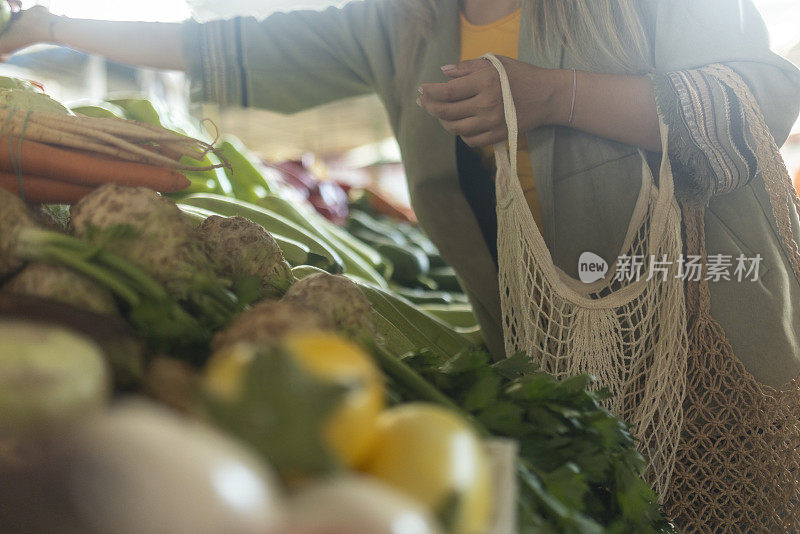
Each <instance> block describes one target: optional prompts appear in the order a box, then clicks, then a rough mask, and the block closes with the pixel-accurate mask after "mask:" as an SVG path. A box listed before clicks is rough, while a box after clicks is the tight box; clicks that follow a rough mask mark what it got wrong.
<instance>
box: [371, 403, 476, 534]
mask: <svg viewBox="0 0 800 534" xmlns="http://www.w3.org/2000/svg"><path fill="white" fill-rule="evenodd" d="M364 469H365V471H366V472H367V473H369V474H371V475H373V476H375V477H377V478H379V479H381V480H382V481H384V482H386V483H387V484H389V485H391V486H394V487H395V488H398V489H400V490H401V491H403V492H405V493H406V494H407V495H409V496H411V497H414V498H416V499H417V500H418V501H420V502H422V503H423V504H426V505H428V506H429V507H430V508H431V509H432V510H434V511H436V512H437V513H438V514H440V515H446V516H447V517H448V519H449V520H450V522H451V524H450V525H449V526H450V527H451V528H452V532H454V533H458V534H476V533H481V532H484V531H485V530H486V527H487V524H488V521H489V516H490V511H491V510H490V509H491V488H490V472H489V464H488V459H487V457H486V453H485V451H484V449H483V446H482V444H481V442H480V439H479V438H478V436H477V435H476V433H475V432H474V430H473V429H472V428H471V427H470V425H469V423H467V422H466V421H465V420H464V419H463V418H462V417H461V416H459V415H458V414H456V413H454V412H452V411H450V410H447V409H445V408H442V407H439V406H437V405H434V404H425V403H409V404H405V405H401V406H398V407H396V408H391V409H389V410H386V411H384V412H383V413H382V414H381V415H380V417H378V421H377V430H376V437H375V441H374V443H373V447H372V452H371V454H370V456H369V458H368V459H367V461H366V462H365V467H364ZM450 507H452V508H450ZM445 508H447V510H445Z"/></svg>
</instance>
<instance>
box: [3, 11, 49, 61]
mask: <svg viewBox="0 0 800 534" xmlns="http://www.w3.org/2000/svg"><path fill="white" fill-rule="evenodd" d="M0 1H3V2H5V1H7V0H0ZM8 3H9V4H10V5H11V7H12V8H15V7H16V8H18V7H19V3H18V2H14V1H9V2H8ZM15 11H16V9H15ZM51 17H52V15H50V12H49V11H48V10H47V9H46V8H44V7H42V6H34V7H32V8H30V9H26V10H24V11H19V12H18V13H15V15H14V18H13V19H12V21H11V24H10V25H9V26H8V28H6V30H5V31H4V32H3V33H2V34H0V55H9V54H13V53H14V52H16V51H17V50H20V49H22V48H25V47H26V46H30V45H34V44H36V43H41V42H45V41H47V40H49V38H50V20H51Z"/></svg>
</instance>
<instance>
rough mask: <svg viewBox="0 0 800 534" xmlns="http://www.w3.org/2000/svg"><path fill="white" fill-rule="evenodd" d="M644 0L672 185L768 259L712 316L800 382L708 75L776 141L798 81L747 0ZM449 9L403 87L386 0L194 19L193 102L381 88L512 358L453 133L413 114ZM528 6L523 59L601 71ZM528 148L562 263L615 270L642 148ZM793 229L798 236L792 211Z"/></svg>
mask: <svg viewBox="0 0 800 534" xmlns="http://www.w3.org/2000/svg"><path fill="white" fill-rule="evenodd" d="M395 1H399V0H395ZM643 1H644V4H645V6H646V13H647V15H646V24H647V27H648V30H649V32H650V37H651V40H652V49H653V58H652V64H653V68H652V69H651V74H652V76H653V80H654V86H655V88H656V89H655V91H656V97H657V101H658V105H659V111H660V112H661V114H662V115H663V116H664V118H665V120H666V121H667V123H668V125H669V126H670V129H671V131H672V134H671V139H672V140H673V141H671V150H670V156H671V158H672V159H673V161H674V164H675V167H676V174H677V176H676V182H677V188H678V189H681V188H682V189H683V190H684V191H686V192H687V194H692V195H694V196H695V197H696V198H698V199H701V200H702V201H704V202H705V201H708V211H707V217H706V240H707V247H708V251H709V254H714V253H721V254H729V255H731V256H733V257H736V256H738V255H739V254H740V253H744V254H745V256H747V257H751V256H754V255H755V253H756V252H758V253H760V254H761V256H762V258H763V260H762V262H761V265H760V271H761V272H760V278H759V280H758V281H757V282H737V281H735V280H733V281H730V282H725V281H722V282H718V283H712V284H711V294H712V314H713V315H714V316H715V317H716V318H717V320H718V321H719V322H720V323H721V324H722V326H723V327H724V328H725V330H726V333H727V334H728V337H729V339H730V340H731V342H732V344H733V348H734V351H735V353H736V354H737V355H738V357H739V358H741V359H742V360H743V362H744V363H745V365H746V367H747V368H748V369H749V370H750V371H751V372H752V373H753V374H754V375H755V376H756V378H758V379H760V380H762V381H763V382H766V383H769V384H772V385H778V384H781V383H783V382H785V381H787V380H788V379H790V378H794V377H795V376H796V375H797V374H798V373H800V286H799V285H798V283H797V281H796V280H795V279H794V276H793V275H792V271H791V268H790V267H789V264H788V262H787V259H786V257H785V255H784V253H783V252H782V249H781V248H780V246H779V244H778V240H777V237H776V231H775V229H774V223H773V222H772V216H771V212H770V211H769V203H768V198H767V196H766V192H765V190H764V186H763V182H762V181H761V180H760V177H759V174H758V169H757V167H756V166H755V165H754V163H753V161H752V155H751V153H750V152H749V151H748V150H747V136H746V128H744V129H743V128H742V125H741V124H740V123H741V121H739V123H736V121H735V119H736V118H737V113H736V111H737V107H736V106H737V105H738V104H737V102H736V101H735V99H734V98H732V97H731V95H730V93H729V91H726V89H725V86H724V85H722V84H719V83H717V82H716V80H714V79H713V77H711V76H708V75H705V74H703V73H702V72H701V71H700V70H699V69H698V68H699V67H702V66H704V65H709V64H714V63H722V64H724V65H726V66H728V67H730V68H732V69H734V71H735V72H736V73H738V74H739V75H740V76H742V77H743V78H744V79H745V81H746V82H747V84H748V86H749V87H750V89H751V90H752V91H753V93H754V94H755V96H756V98H757V100H758V102H759V104H760V107H761V110H762V112H763V114H764V116H765V119H766V122H767V124H768V125H769V127H770V129H771V130H772V134H773V136H774V137H775V139H776V140H777V141H778V143H779V144H781V143H782V142H783V141H784V140H785V138H786V137H787V135H788V133H789V129H790V128H791V125H792V124H793V122H794V119H795V117H796V116H797V113H798V106H799V105H800V73H798V71H797V69H796V68H795V67H794V66H793V65H792V64H791V63H789V62H788V61H785V60H783V59H781V58H780V57H778V56H776V55H775V54H773V53H771V52H770V51H769V48H768V38H767V34H766V29H765V28H764V25H763V22H762V21H761V18H760V17H759V15H758V12H757V11H756V10H755V8H754V7H753V6H752V4H751V3H750V0H744V2H743V3H742V4H743V6H742V9H741V11H740V8H739V4H740V3H739V2H732V1H730V0H643ZM439 5H440V10H441V17H440V21H439V22H438V24H437V27H436V31H435V32H434V35H432V36H431V37H430V38H429V39H427V40H426V41H425V42H424V43H423V46H422V48H421V50H420V53H419V56H418V57H417V58H415V64H416V65H418V68H417V70H416V71H415V72H414V75H415V76H416V79H415V80H398V79H397V76H396V67H397V66H398V65H401V64H403V62H404V61H407V58H406V55H407V54H408V53H409V51H408V50H406V49H404V48H403V47H402V46H401V45H400V34H401V32H400V29H399V27H398V25H399V21H398V18H397V17H396V16H392V10H391V9H390V6H389V3H388V2H387V1H380V0H375V1H361V2H351V3H349V4H347V5H346V6H345V7H343V8H341V9H337V8H330V9H327V10H325V11H322V12H313V11H295V12H291V13H286V14H283V13H279V14H275V15H272V16H270V17H268V18H267V19H265V20H264V21H261V22H258V21H256V20H255V19H252V18H236V19H232V20H227V21H215V22H210V23H206V24H197V23H195V22H187V23H185V25H184V54H185V57H186V58H187V61H188V64H189V73H190V79H191V81H192V95H193V98H195V99H200V100H205V101H217V102H219V103H220V104H223V105H240V106H242V105H243V106H256V107H262V108H267V109H271V110H276V111H280V112H285V113H292V112H296V111H299V110H302V109H306V108H309V107H312V106H316V105H319V104H323V103H326V102H330V101H333V100H336V99H340V98H345V97H350V96H355V95H360V94H366V93H371V92H374V93H377V95H378V96H379V97H380V99H381V100H382V102H383V103H384V105H385V107H386V110H387V112H388V116H389V119H390V122H391V126H392V128H393V131H394V133H395V136H396V137H397V141H398V143H399V145H400V148H401V151H402V156H403V162H404V164H405V169H406V173H407V176H408V187H409V191H410V195H411V200H412V204H413V207H414V210H415V211H416V214H417V216H418V218H419V221H420V224H421V225H422V227H423V229H424V230H425V231H426V232H427V233H428V235H429V236H430V237H431V239H432V240H433V241H434V243H435V244H436V245H437V246H438V247H439V249H440V251H441V254H442V256H443V258H444V259H445V260H446V261H447V262H448V263H449V264H451V265H452V266H453V267H454V268H455V269H456V271H457V273H458V275H459V277H460V278H461V280H462V282H463V284H464V286H465V289H466V291H467V293H468V294H469V296H470V298H471V301H472V303H473V305H474V307H475V310H476V313H477V316H478V318H479V320H480V324H481V326H482V327H483V331H484V335H485V338H486V342H487V344H488V346H489V347H490V349H491V350H492V352H493V353H494V354H495V355H496V356H497V357H501V355H502V354H503V346H502V345H503V342H502V329H501V323H500V305H499V291H498V284H497V271H496V267H495V264H494V261H493V259H492V256H491V254H490V251H489V248H488V247H487V245H486V242H485V241H484V239H483V238H482V235H481V232H480V228H479V226H478V223H477V221H476V219H475V217H474V215H473V212H472V211H471V209H470V207H469V205H468V204H467V202H466V200H465V198H464V195H463V193H462V191H461V189H460V187H459V184H458V177H457V170H456V155H455V154H456V152H455V140H454V137H453V136H452V135H451V134H450V133H448V132H447V131H445V130H444V129H443V128H442V127H441V126H440V125H439V123H438V121H437V120H436V119H434V118H433V117H431V116H430V115H428V114H427V113H425V112H424V111H423V110H422V109H421V108H419V107H418V106H417V105H416V104H415V99H416V97H417V93H416V87H417V86H418V85H419V84H420V83H424V82H431V81H444V76H443V75H442V73H441V71H440V69H439V67H440V66H441V65H444V64H448V63H456V62H458V60H459V56H460V43H459V26H458V25H459V17H458V2H457V0H441V1H440V2H439ZM529 9H531V7H530V5H529V3H528V2H525V1H523V13H522V23H521V24H522V26H521V29H520V39H519V42H520V45H519V56H518V57H519V59H520V60H522V61H525V62H529V63H532V64H535V65H538V66H541V67H548V68H572V67H575V68H578V69H581V68H583V69H587V70H591V68H590V67H588V66H587V65H583V64H581V63H580V62H578V61H576V60H575V59H574V58H572V57H571V56H570V55H569V54H568V53H566V52H565V51H564V49H563V47H561V46H560V45H559V44H558V43H557V41H556V40H555V39H554V40H553V46H552V47H550V48H551V52H550V53H549V54H545V53H543V52H542V51H541V50H539V49H537V48H536V47H535V46H534V40H533V39H532V28H531V24H530V22H528V21H530V19H531V17H530V13H529V12H528V10H529ZM585 45H586V47H587V50H591V49H594V48H596V47H593V44H592V43H586V44H585ZM600 70H604V71H607V72H610V69H600ZM698 103H699V104H700V105H698ZM731 124H733V127H732V128H729V127H728V126H729V125H731ZM737 126H738V130H737V129H736V128H737ZM527 138H528V147H529V151H530V157H531V162H532V165H533V172H534V177H535V179H536V191H537V194H538V195H539V204H540V206H541V210H542V216H543V235H544V238H545V242H546V243H547V245H548V247H549V249H550V251H551V254H552V257H553V260H554V261H555V263H556V264H557V265H558V266H559V267H560V268H561V269H563V270H564V271H566V272H567V273H568V274H570V275H572V276H577V263H578V256H579V255H580V254H581V253H582V252H584V251H592V252H595V253H596V254H598V255H600V256H601V257H603V258H605V259H606V261H607V262H608V263H609V264H612V263H614V262H615V261H616V257H617V255H618V254H619V249H620V247H621V244H622V241H623V238H624V236H625V231H626V229H627V225H628V222H629V219H630V215H631V212H632V210H633V205H634V202H635V199H636V194H637V192H638V190H639V183H640V180H641V160H640V158H639V155H638V152H637V150H636V148H634V147H632V146H628V145H624V144H621V143H617V142H613V141H609V140H606V139H602V138H599V137H596V136H593V135H589V134H586V133H582V132H579V131H577V130H572V129H569V128H564V127H542V128H538V129H536V130H533V131H530V132H527ZM793 220H794V222H795V223H796V224H797V225H798V228H800V221H798V219H797V215H796V214H793Z"/></svg>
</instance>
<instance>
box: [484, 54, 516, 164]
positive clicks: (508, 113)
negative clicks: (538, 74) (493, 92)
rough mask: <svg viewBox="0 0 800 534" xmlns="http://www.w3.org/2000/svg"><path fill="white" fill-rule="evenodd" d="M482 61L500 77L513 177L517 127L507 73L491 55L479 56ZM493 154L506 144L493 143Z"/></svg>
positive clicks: (502, 149)
mask: <svg viewBox="0 0 800 534" xmlns="http://www.w3.org/2000/svg"><path fill="white" fill-rule="evenodd" d="M481 58H482V59H488V60H489V62H490V63H491V64H492V65H493V66H494V68H495V69H497V73H498V74H499V75H500V90H501V92H502V94H503V112H504V114H505V118H506V127H507V128H508V157H509V160H510V161H511V170H512V171H514V175H515V176H516V174H517V144H518V143H519V129H518V127H517V107H516V106H515V105H514V96H513V95H512V94H511V83H510V82H509V81H508V73H507V72H506V69H505V67H503V64H502V63H500V60H499V59H497V57H496V56H495V55H494V54H492V53H486V54H484V55H482V56H481ZM494 149H495V152H496V151H497V150H501V151H505V150H506V144H505V143H503V142H500V143H495V145H494Z"/></svg>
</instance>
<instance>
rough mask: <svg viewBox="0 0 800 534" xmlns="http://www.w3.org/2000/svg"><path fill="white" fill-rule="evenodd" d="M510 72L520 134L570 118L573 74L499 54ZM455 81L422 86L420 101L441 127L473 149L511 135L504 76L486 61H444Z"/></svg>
mask: <svg viewBox="0 0 800 534" xmlns="http://www.w3.org/2000/svg"><path fill="white" fill-rule="evenodd" d="M498 59H499V60H500V61H501V62H502V63H503V66H504V67H505V69H506V72H507V73H508V79H509V82H510V85H511V93H512V95H513V97H514V104H515V105H516V108H517V123H518V127H519V131H520V132H527V131H529V130H532V129H534V128H537V127H539V126H543V125H546V124H565V123H566V122H567V121H568V119H569V111H570V103H571V95H572V92H571V91H572V73H571V71H566V70H559V69H543V68H540V67H535V66H533V65H530V64H528V63H523V62H521V61H517V60H515V59H511V58H508V57H504V56H499V57H498ZM442 72H443V73H444V74H445V75H447V76H448V77H450V78H452V79H451V80H449V81H447V82H444V83H426V84H422V85H421V86H420V90H421V95H420V97H419V98H418V99H417V103H418V104H419V105H420V106H422V108H423V109H425V111H427V112H428V113H430V114H431V115H433V116H434V117H436V118H437V119H439V122H440V123H441V124H442V126H443V127H444V128H445V129H446V130H447V131H449V132H451V133H453V134H454V135H458V136H460V137H461V138H462V139H463V140H464V142H465V143H466V144H467V145H469V146H471V147H480V146H488V145H492V144H494V143H497V142H500V141H504V140H505V139H507V138H508V129H507V128H506V121H505V113H504V110H503V98H502V91H501V89H500V76H499V75H498V73H497V70H496V69H495V68H494V67H493V66H492V64H491V63H489V61H487V60H485V59H473V60H469V61H462V62H461V63H459V64H457V65H445V66H444V67H442Z"/></svg>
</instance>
